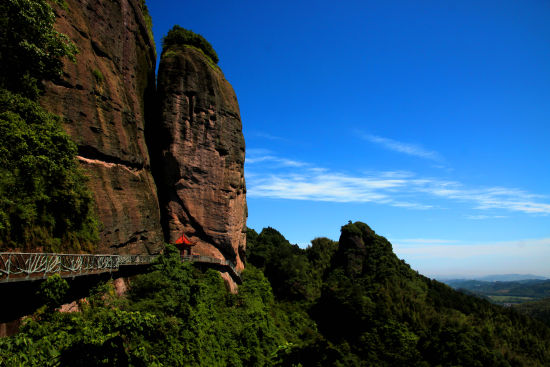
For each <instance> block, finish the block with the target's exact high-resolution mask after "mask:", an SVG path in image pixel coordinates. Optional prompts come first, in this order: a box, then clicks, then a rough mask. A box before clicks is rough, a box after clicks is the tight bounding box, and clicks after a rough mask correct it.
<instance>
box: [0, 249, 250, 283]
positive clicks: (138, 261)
mask: <svg viewBox="0 0 550 367" xmlns="http://www.w3.org/2000/svg"><path fill="white" fill-rule="evenodd" d="M157 256H158V255H92V254H47V253H22V252H0V283H7V282H24V281H32V280H39V279H45V278H47V277H49V276H51V275H53V274H59V275H60V276H61V277H63V278H74V277H76V276H84V275H94V274H102V273H113V272H116V271H119V270H120V268H121V267H128V266H138V265H148V264H151V263H153V262H154V260H155V259H156V258H157ZM182 261H190V262H194V263H198V264H206V265H207V266H208V265H214V266H216V267H218V268H220V269H222V270H225V271H227V272H228V273H229V274H230V275H231V277H232V278H233V279H235V281H237V282H238V283H240V282H241V276H240V272H238V271H237V270H236V268H235V265H234V264H233V263H232V262H230V261H228V260H220V259H216V258H213V257H209V256H203V255H187V256H182Z"/></svg>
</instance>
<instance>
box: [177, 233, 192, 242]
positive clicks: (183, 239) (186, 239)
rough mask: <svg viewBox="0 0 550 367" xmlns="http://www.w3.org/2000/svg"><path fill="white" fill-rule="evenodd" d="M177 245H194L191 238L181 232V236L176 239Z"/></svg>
mask: <svg viewBox="0 0 550 367" xmlns="http://www.w3.org/2000/svg"><path fill="white" fill-rule="evenodd" d="M176 245H193V243H192V242H191V241H189V238H187V237H186V236H185V233H182V234H181V237H180V238H178V239H177V240H176Z"/></svg>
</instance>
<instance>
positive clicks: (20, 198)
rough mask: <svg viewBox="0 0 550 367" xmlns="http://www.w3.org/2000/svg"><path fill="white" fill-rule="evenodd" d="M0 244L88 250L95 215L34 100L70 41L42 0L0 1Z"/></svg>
mask: <svg viewBox="0 0 550 367" xmlns="http://www.w3.org/2000/svg"><path fill="white" fill-rule="evenodd" d="M0 14H1V17H0V22H1V24H2V27H1V28H0V29H1V30H0V47H1V49H0V63H1V64H2V70H1V72H0V250H5V249H9V248H12V249H13V248H18V249H23V250H26V249H31V248H32V249H36V248H37V247H41V248H42V249H43V251H61V250H62V249H71V250H73V251H79V250H88V251H89V250H91V249H92V247H93V244H94V242H96V241H97V220H96V219H95V218H94V215H93V212H92V208H93V201H92V196H91V193H90V191H89V190H88V189H87V188H86V178H85V176H84V175H83V174H82V172H81V171H80V170H79V169H78V166H77V163H76V161H75V156H76V152H77V148H76V145H75V144H74V143H73V142H72V141H71V140H70V138H69V136H68V135H67V134H66V133H65V132H64V131H63V129H62V128H61V123H60V119H59V117H57V116H55V115H53V114H51V113H48V112H47V111H46V110H44V109H43V108H42V107H41V106H40V105H39V104H38V103H37V99H38V97H39V94H40V91H41V90H42V82H43V81H44V80H51V79H55V78H56V77H58V76H59V75H60V74H61V72H62V65H63V63H62V57H68V58H69V59H73V58H74V54H75V52H76V48H75V46H74V44H72V43H71V42H69V41H68V40H67V38H66V37H65V36H63V35H62V34H60V33H58V32H56V31H55V30H54V29H53V23H54V20H55V16H54V14H53V11H52V9H51V8H50V6H49V5H48V3H47V2H46V1H43V0H34V1H25V0H7V1H4V2H2V4H1V5H0Z"/></svg>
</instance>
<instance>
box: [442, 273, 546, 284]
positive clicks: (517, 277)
mask: <svg viewBox="0 0 550 367" xmlns="http://www.w3.org/2000/svg"><path fill="white" fill-rule="evenodd" d="M434 278H435V279H437V280H439V281H440V282H443V283H448V282H452V281H458V280H479V281H483V282H517V281H521V280H533V279H536V280H547V279H550V278H547V277H544V276H540V275H534V274H491V275H484V276H470V275H453V276H445V277H439V276H436V277H434Z"/></svg>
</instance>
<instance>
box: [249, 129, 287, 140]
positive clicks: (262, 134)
mask: <svg viewBox="0 0 550 367" xmlns="http://www.w3.org/2000/svg"><path fill="white" fill-rule="evenodd" d="M252 134H253V135H254V136H257V137H259V138H264V139H267V140H273V141H280V142H289V141H288V139H285V138H282V137H280V136H277V135H272V134H269V133H266V132H261V131H255V132H253V133H252Z"/></svg>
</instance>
